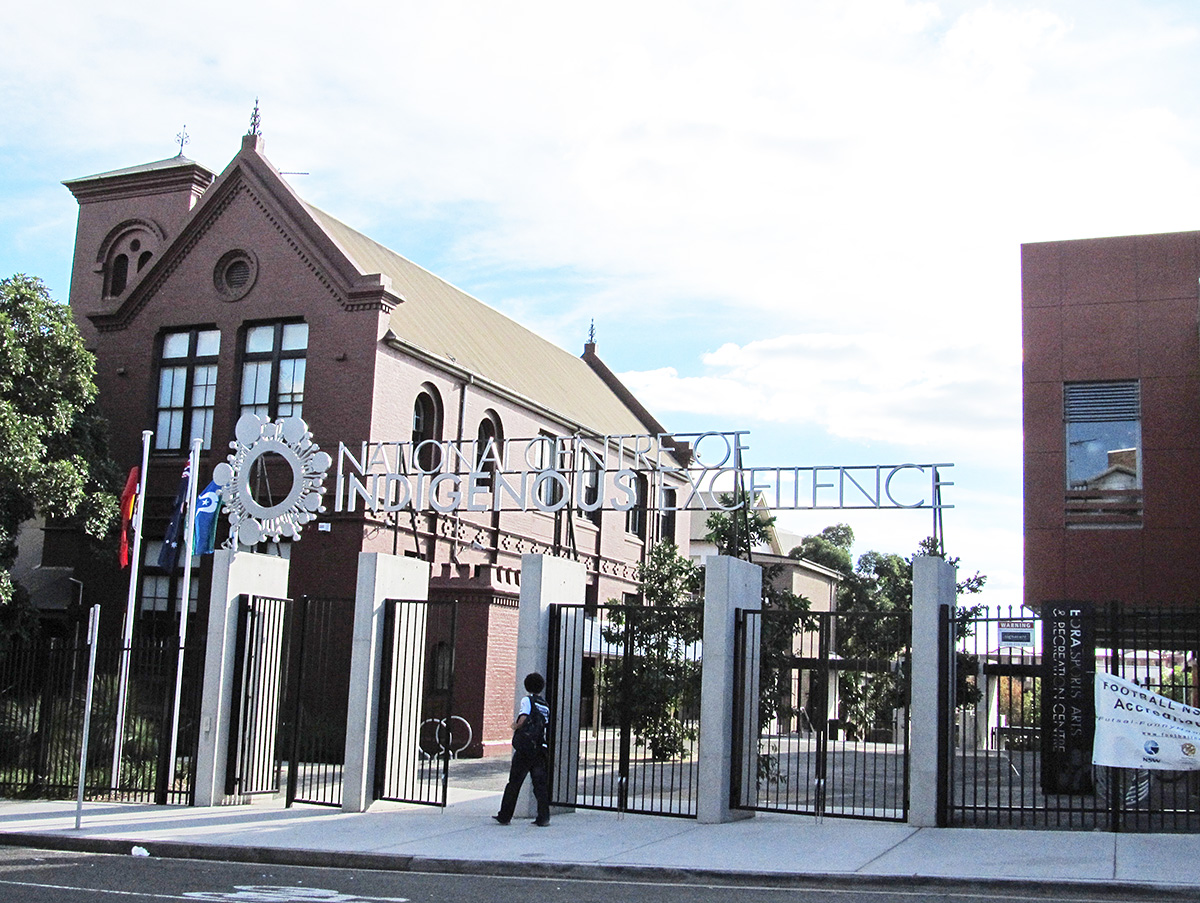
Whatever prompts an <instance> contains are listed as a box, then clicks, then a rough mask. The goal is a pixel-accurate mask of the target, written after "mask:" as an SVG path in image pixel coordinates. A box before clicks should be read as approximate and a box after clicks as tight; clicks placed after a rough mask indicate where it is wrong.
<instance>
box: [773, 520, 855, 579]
mask: <svg viewBox="0 0 1200 903" xmlns="http://www.w3.org/2000/svg"><path fill="white" fill-rule="evenodd" d="M853 547H854V531H853V530H852V529H850V526H849V525H848V524H834V525H833V526H832V527H826V528H825V529H824V530H822V531H821V532H820V533H817V534H814V535H812V536H805V537H804V539H802V540H801V541H800V545H798V546H796V547H795V548H794V549H792V550H791V551H790V552H788V555H789V556H790V557H792V558H804V559H807V560H808V561H813V562H816V563H817V564H819V565H822V566H823V567H827V568H829V569H830V570H833V571H838V572H839V573H842V574H846V575H850V574H853V573H854V559H853V558H852V557H851V555H850V550H851V548H853Z"/></svg>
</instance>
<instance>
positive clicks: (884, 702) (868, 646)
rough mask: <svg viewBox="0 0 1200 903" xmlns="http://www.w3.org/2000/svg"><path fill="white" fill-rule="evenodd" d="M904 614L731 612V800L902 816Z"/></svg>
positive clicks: (774, 807)
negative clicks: (733, 660) (733, 659)
mask: <svg viewBox="0 0 1200 903" xmlns="http://www.w3.org/2000/svg"><path fill="white" fill-rule="evenodd" d="M909 636H910V619H909V615H908V613H907V612H889V613H879V612H868V613H855V612H812V613H798V612H790V611H778V610H764V611H745V610H740V609H739V611H738V613H737V639H736V644H735V654H736V663H735V667H736V674H737V677H736V678H735V687H736V688H737V689H738V691H739V692H738V694H737V696H736V698H735V713H734V725H735V733H734V741H733V748H734V757H735V758H734V763H733V768H732V774H733V786H732V788H731V799H730V804H731V805H732V806H733V807H734V808H741V809H753V810H758V811H769V812H790V813H796V814H805V815H815V816H818V817H819V816H825V815H828V816H839V817H848V818H868V819H879V820H885V821H903V820H904V818H905V817H906V814H907V807H908V743H907V737H908V720H907V711H908V706H907V700H908V695H909V676H908V667H907V659H908V644H909Z"/></svg>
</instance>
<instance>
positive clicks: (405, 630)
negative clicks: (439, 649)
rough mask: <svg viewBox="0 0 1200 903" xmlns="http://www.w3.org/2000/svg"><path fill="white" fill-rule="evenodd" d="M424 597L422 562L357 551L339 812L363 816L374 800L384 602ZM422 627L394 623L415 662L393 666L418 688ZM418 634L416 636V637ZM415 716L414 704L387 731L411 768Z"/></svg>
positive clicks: (395, 662) (403, 646)
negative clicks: (407, 714)
mask: <svg viewBox="0 0 1200 903" xmlns="http://www.w3.org/2000/svg"><path fill="white" fill-rule="evenodd" d="M428 598H429V564H428V562H425V561H421V560H420V559H418V558H403V557H400V556H398V555H386V554H384V553H382V552H360V553H359V556H358V583H357V586H356V588H355V593H354V635H353V637H352V640H351V650H350V696H349V700H348V702H347V709H346V758H345V763H346V764H345V767H344V769H343V771H342V809H343V810H345V811H347V812H365V811H366V809H367V807H368V806H370V805H371V803H372V802H373V801H374V798H375V794H374V788H375V763H376V757H377V752H378V751H377V749H376V745H377V744H376V740H377V737H378V727H379V697H380V689H381V688H380V682H381V680H382V674H381V672H382V670H383V668H382V666H383V645H384V643H386V642H389V640H391V639H393V638H391V637H386V636H384V630H383V625H384V602H385V601H386V600H387V599H404V600H410V601H426V600H428ZM424 629H425V620H424V618H420V619H417V618H407V619H405V620H403V621H402V622H400V623H397V625H396V633H397V635H398V636H399V637H401V639H402V640H403V642H398V643H397V646H398V647H399V648H400V649H411V650H417V654H418V656H419V657H420V659H421V661H419V662H416V663H414V662H405V661H399V660H396V659H393V668H394V669H395V671H396V673H397V674H398V675H401V676H402V678H403V679H405V680H412V681H416V683H417V685H418V689H419V686H420V682H421V678H422V675H423V674H424V667H423V663H424V654H425V636H424ZM418 632H419V633H420V635H419V636H417V635H416V634H417V633H418ZM420 717H421V713H420V706H417V707H416V709H415V710H414V713H413V715H412V718H411V719H410V721H411V723H406V724H399V725H392V726H391V728H392V731H393V733H396V732H399V733H400V735H401V738H400V740H401V742H400V744H399V746H400V747H402V748H404V749H408V750H410V751H411V753H412V755H411V757H410V758H411V759H412V763H411V764H413V767H415V761H416V750H417V745H418V743H419V739H420V738H419V732H420V727H421V723H420ZM400 764H401V765H403V763H400Z"/></svg>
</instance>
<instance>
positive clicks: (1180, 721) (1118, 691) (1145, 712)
mask: <svg viewBox="0 0 1200 903" xmlns="http://www.w3.org/2000/svg"><path fill="white" fill-rule="evenodd" d="M1095 696H1096V740H1095V744H1094V745H1093V747H1092V764H1093V765H1111V766H1114V767H1116V768H1146V769H1158V770H1164V771H1196V770H1200V756H1198V755H1197V749H1198V748H1200V709H1194V708H1192V707H1191V706H1188V705H1184V704H1183V703H1181V702H1176V701H1175V700H1174V699H1168V698H1167V697H1166V696H1160V695H1159V694H1158V693H1152V692H1150V691H1149V690H1147V689H1145V688H1143V687H1139V686H1138V685H1137V684H1135V683H1134V682H1133V681H1131V680H1126V679H1125V678H1123V677H1114V676H1113V675H1111V674H1099V673H1098V674H1097V675H1096V691H1095Z"/></svg>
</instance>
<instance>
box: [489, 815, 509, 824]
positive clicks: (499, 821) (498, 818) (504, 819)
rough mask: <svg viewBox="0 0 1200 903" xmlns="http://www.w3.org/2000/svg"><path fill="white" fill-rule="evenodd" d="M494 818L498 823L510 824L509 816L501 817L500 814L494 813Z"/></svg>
mask: <svg viewBox="0 0 1200 903" xmlns="http://www.w3.org/2000/svg"><path fill="white" fill-rule="evenodd" d="M492 818H494V819H495V820H496V822H497V823H498V824H501V825H507V824H508V819H507V818H501V817H500V816H499V815H493V816H492Z"/></svg>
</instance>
